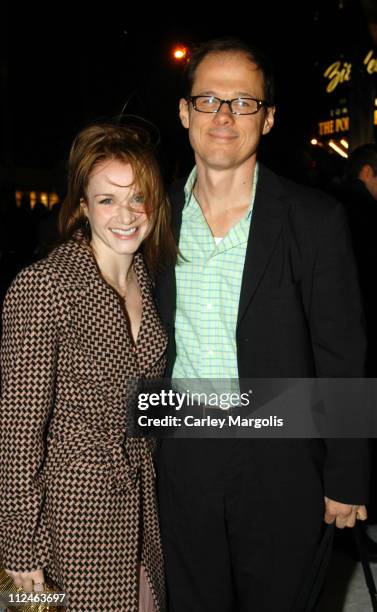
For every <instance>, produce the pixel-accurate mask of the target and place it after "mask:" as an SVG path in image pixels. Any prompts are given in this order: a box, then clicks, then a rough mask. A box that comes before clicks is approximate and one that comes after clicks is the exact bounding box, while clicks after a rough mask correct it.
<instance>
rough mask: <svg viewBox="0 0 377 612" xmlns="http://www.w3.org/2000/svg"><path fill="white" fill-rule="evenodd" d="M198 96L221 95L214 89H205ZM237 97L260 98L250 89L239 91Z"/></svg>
mask: <svg viewBox="0 0 377 612" xmlns="http://www.w3.org/2000/svg"><path fill="white" fill-rule="evenodd" d="M196 95H197V96H215V97H216V98H219V97H220V96H219V95H218V94H217V93H216V92H215V91H212V90H205V91H203V90H202V91H201V92H200V93H199V94H196ZM234 95H235V96H236V98H255V99H257V100H259V98H258V96H256V95H255V94H253V93H250V91H237V92H236V93H235V94H234Z"/></svg>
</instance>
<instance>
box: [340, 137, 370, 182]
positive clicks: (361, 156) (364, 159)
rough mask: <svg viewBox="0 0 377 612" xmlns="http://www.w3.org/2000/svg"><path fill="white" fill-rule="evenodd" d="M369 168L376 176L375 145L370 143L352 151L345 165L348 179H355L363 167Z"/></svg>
mask: <svg viewBox="0 0 377 612" xmlns="http://www.w3.org/2000/svg"><path fill="white" fill-rule="evenodd" d="M367 164H368V165H369V166H371V168H372V170H373V173H374V174H377V145H375V144H373V143H372V142H370V143H368V144H365V145H362V146H361V147H357V149H355V150H354V151H352V153H351V155H350V156H349V158H348V161H347V165H346V175H347V177H348V178H357V177H358V176H359V173H360V171H361V170H362V168H363V167H364V166H365V165H367Z"/></svg>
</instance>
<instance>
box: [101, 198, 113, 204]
mask: <svg viewBox="0 0 377 612" xmlns="http://www.w3.org/2000/svg"><path fill="white" fill-rule="evenodd" d="M112 203H113V201H112V199H111V198H105V199H104V200H100V204H112Z"/></svg>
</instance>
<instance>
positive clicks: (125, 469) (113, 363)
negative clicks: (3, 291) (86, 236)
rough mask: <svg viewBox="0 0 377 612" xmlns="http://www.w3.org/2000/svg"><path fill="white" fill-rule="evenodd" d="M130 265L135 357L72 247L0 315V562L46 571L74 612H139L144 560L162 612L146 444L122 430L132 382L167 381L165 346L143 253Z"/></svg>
mask: <svg viewBox="0 0 377 612" xmlns="http://www.w3.org/2000/svg"><path fill="white" fill-rule="evenodd" d="M78 236H79V234H78ZM76 237H77V236H76ZM134 265H135V271H136V273H137V277H138V281H139V285H140V288H141V292H142V301H143V315H142V321H141V326H140V331H139V336H138V339H137V346H136V349H135V348H134V346H133V344H132V342H131V339H130V336H129V333H128V325H127V320H126V317H125V313H124V311H123V305H122V303H121V300H120V298H119V297H118V295H117V294H116V293H115V291H113V290H112V288H111V287H109V286H108V285H107V284H106V283H105V282H104V281H103V280H102V279H101V277H100V275H99V273H98V268H97V265H96V262H95V260H94V258H93V255H92V253H91V251H90V250H89V249H88V247H87V246H85V245H84V244H80V243H79V242H77V240H71V241H69V242H67V243H65V244H63V245H62V246H60V247H58V248H57V249H55V250H54V251H53V252H52V253H51V255H50V256H49V257H48V258H46V259H44V260H42V261H40V262H37V263H36V264H33V265H32V266H30V267H28V268H26V269H25V270H23V271H22V272H21V273H20V274H19V275H18V276H17V277H16V279H15V281H14V282H13V284H12V286H11V288H10V290H9V291H8V293H7V296H6V299H5V303H4V311H3V339H2V348H1V376H2V395H1V404H0V408H1V412H0V419H1V421H0V422H1V440H0V441H1V444H0V496H1V498H0V499H1V502H0V503H1V505H0V561H2V563H3V565H4V566H5V567H6V568H7V569H11V570H15V571H32V570H34V569H37V568H45V572H46V574H47V575H48V576H49V577H50V578H51V579H52V580H53V581H54V582H56V583H57V585H59V587H60V588H61V589H63V590H64V591H66V592H67V593H68V602H69V607H68V610H69V611H70V612H83V611H85V610H91V612H95V611H98V612H100V611H101V612H104V611H105V610H106V612H110V611H112V610H114V612H115V611H117V612H121V611H124V612H133V611H137V610H138V579H137V577H138V562H139V560H140V558H142V561H143V564H144V566H145V567H146V572H147V576H148V579H149V582H150V585H151V587H152V591H153V595H154V600H155V604H156V608H157V610H159V611H161V610H164V609H165V596H164V580H163V560H162V551H161V544H160V534H159V526H158V517H157V509H156V500H155V490H154V487H155V475H154V469H153V462H152V454H151V450H150V449H151V444H150V443H149V442H147V441H146V440H145V439H136V438H126V437H125V428H126V420H127V397H126V396H127V389H128V388H129V385H130V384H131V382H130V381H132V380H135V379H138V378H139V377H140V376H142V377H147V378H148V377H159V376H162V375H163V372H164V368H165V349H166V335H165V332H164V329H163V328H162V325H161V323H160V320H159V318H158V315H157V312H156V309H155V306H154V303H153V300H152V296H151V292H150V290H151V286H150V280H149V278H148V275H147V272H146V270H145V267H144V264H143V261H142V256H141V255H140V254H138V255H136V257H135V262H134Z"/></svg>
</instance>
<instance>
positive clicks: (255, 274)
mask: <svg viewBox="0 0 377 612" xmlns="http://www.w3.org/2000/svg"><path fill="white" fill-rule="evenodd" d="M184 184H185V180H183V181H180V182H177V183H176V184H175V185H174V186H173V188H172V189H171V192H170V198H171V203H172V222H173V229H174V232H175V235H176V238H177V240H179V232H180V226H181V220H182V209H183V206H184V190H183V187H184ZM156 298H157V303H158V306H159V310H160V314H161V317H162V319H163V321H164V323H165V325H166V328H167V330H168V332H169V338H170V341H169V364H170V372H171V370H172V367H173V364H174V360H175V341H174V321H175V307H176V285H175V273H174V267H173V266H171V267H170V268H168V269H167V270H166V271H165V272H164V273H163V274H161V276H160V278H159V279H158V282H157V285H156ZM236 337H237V358H238V370H239V376H240V378H241V379H242V378H269V377H271V378H273V377H275V378H285V377H286V378H296V377H297V378H299V377H303V378H310V377H316V376H318V377H325V378H336V377H341V378H352V377H355V378H358V377H362V376H364V365H365V351H366V339H365V334H364V317H363V311H362V307H361V300H360V293H359V286H358V279H357V272H356V266H355V262H354V257H353V251H352V245H351V240H350V235H349V231H348V226H347V221H346V216H345V213H344V210H343V207H342V205H341V204H339V203H338V202H336V201H335V200H333V199H331V198H329V197H328V196H327V195H325V194H323V193H322V192H319V191H317V190H314V189H310V188H307V187H302V186H300V185H297V184H295V183H292V182H291V181H288V180H286V179H283V178H281V177H279V176H277V175H276V174H274V173H273V172H271V171H270V170H269V169H268V168H266V167H265V166H263V165H262V164H260V167H259V178H258V184H257V190H256V195H255V201H254V209H253V215H252V220H251V226H250V234H249V239H248V245H247V251H246V259H245V266H244V272H243V278H242V285H241V294H240V301H239V310H238V322H237V330H236ZM170 372H169V374H170ZM258 442H259V441H258ZM270 442H271V441H270ZM312 445H313V452H314V453H316V454H317V455H318V459H319V460H320V458H321V456H323V474H324V492H325V494H326V495H328V496H329V497H330V498H332V499H336V500H338V501H343V502H346V503H365V501H366V497H367V489H368V461H367V456H368V448H367V443H366V442H365V441H363V440H358V439H354V440H340V439H338V440H337V439H331V440H326V443H325V449H323V448H322V449H321V445H322V447H323V443H321V441H318V440H313V441H312ZM323 450H325V453H323Z"/></svg>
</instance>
